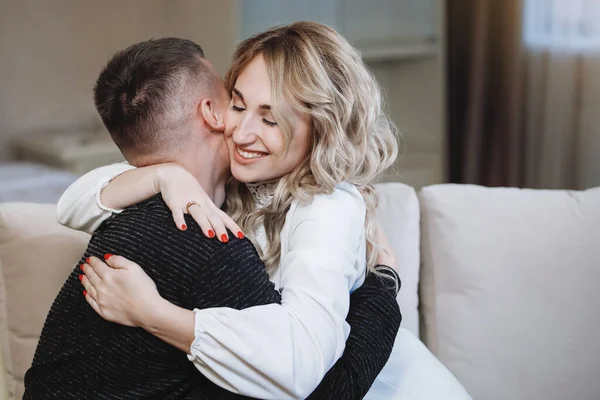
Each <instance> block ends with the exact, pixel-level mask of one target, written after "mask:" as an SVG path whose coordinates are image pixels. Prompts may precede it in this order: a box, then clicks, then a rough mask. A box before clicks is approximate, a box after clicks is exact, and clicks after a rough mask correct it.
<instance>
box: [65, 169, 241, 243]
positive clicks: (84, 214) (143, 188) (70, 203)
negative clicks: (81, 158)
mask: <svg viewBox="0 0 600 400" xmlns="http://www.w3.org/2000/svg"><path fill="white" fill-rule="evenodd" d="M157 193H162V197H163V200H164V201H165V203H166V204H167V206H168V207H169V209H170V210H171V212H172V213H173V220H174V221H175V224H176V225H177V228H178V229H181V230H185V229H186V228H187V225H186V223H185V219H184V214H185V213H187V212H188V209H187V205H188V202H189V201H191V200H193V201H195V202H196V204H199V205H201V207H194V208H193V210H194V211H193V212H194V214H193V215H192V216H193V217H194V219H195V220H196V221H197V222H198V224H199V225H200V227H201V228H202V231H203V232H204V234H205V235H206V236H208V237H214V236H215V234H216V236H217V237H218V238H219V239H220V240H222V238H223V235H225V236H227V230H226V229H230V230H231V231H232V232H234V233H235V234H236V236H238V237H243V234H242V233H241V230H240V228H239V226H238V225H237V224H236V223H235V222H233V220H232V219H231V218H230V217H229V216H228V215H227V214H225V213H224V212H223V211H221V210H220V209H219V207H218V206H217V205H215V204H214V203H213V201H212V199H211V198H210V197H209V196H208V195H207V194H206V192H205V191H204V190H203V189H202V187H201V186H200V184H199V183H198V181H197V180H196V178H195V177H194V176H193V175H192V174H191V173H189V172H188V171H187V170H186V169H185V168H183V167H181V166H179V165H177V164H174V163H164V164H157V165H151V166H148V167H142V168H135V167H132V166H131V165H128V164H112V165H107V166H104V167H100V168H97V169H95V170H93V171H91V172H89V173H87V174H86V175H84V176H82V177H81V178H79V179H77V181H75V182H74V183H73V184H72V185H71V186H69V188H67V190H66V191H65V193H63V195H62V196H61V198H60V199H59V201H58V206H57V219H58V222H60V223H61V224H63V225H65V226H67V227H69V228H72V229H76V230H80V231H84V232H88V233H90V234H91V233H93V232H94V231H95V230H96V229H98V227H99V226H100V225H101V224H102V222H104V221H105V220H106V219H107V218H109V217H110V216H111V215H112V214H115V213H120V212H121V211H122V210H123V209H124V208H127V207H129V206H132V205H134V204H137V203H140V202H142V201H144V200H146V199H149V198H150V197H152V196H154V195H155V194H157ZM190 212H192V211H190Z"/></svg>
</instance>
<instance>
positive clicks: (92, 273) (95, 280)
mask: <svg viewBox="0 0 600 400" xmlns="http://www.w3.org/2000/svg"><path fill="white" fill-rule="evenodd" d="M81 270H82V271H83V273H84V274H85V275H83V276H87V279H89V281H90V283H91V284H92V285H94V286H97V285H99V284H100V282H102V278H101V277H100V275H98V274H97V273H96V270H94V268H92V266H91V265H90V264H82V265H81Z"/></svg>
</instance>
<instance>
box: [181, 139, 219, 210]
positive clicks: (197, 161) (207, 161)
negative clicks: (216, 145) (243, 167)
mask: <svg viewBox="0 0 600 400" xmlns="http://www.w3.org/2000/svg"><path fill="white" fill-rule="evenodd" d="M218 156H219V152H215V151H211V148H210V146H207V145H206V144H202V145H199V144H190V146H188V147H187V148H186V151H185V152H184V153H182V154H181V156H180V157H179V159H178V160H175V161H174V162H176V163H177V164H179V165H181V166H182V167H184V168H185V169H186V170H188V171H189V172H190V173H191V174H192V175H193V176H194V177H195V178H196V180H197V181H198V183H199V184H200V186H202V189H204V191H205V192H206V194H207V195H208V196H209V197H210V199H211V200H212V201H213V203H215V205H216V206H217V207H221V206H222V205H223V202H224V201H225V183H226V182H227V178H228V177H229V174H228V173H227V171H224V170H223V166H222V165H221V163H222V161H221V160H219V159H218Z"/></svg>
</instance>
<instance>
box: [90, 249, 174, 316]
mask: <svg viewBox="0 0 600 400" xmlns="http://www.w3.org/2000/svg"><path fill="white" fill-rule="evenodd" d="M104 258H105V259H106V263H105V262H103V261H101V260H100V259H98V258H96V257H89V258H88V259H87V260H86V263H85V264H82V265H81V270H82V271H83V273H84V275H80V276H79V279H80V280H81V283H82V284H83V287H84V288H85V291H84V292H83V294H84V296H85V299H86V300H87V302H88V303H89V304H90V305H91V306H92V308H93V309H94V310H95V311H96V312H97V313H98V314H99V315H100V316H101V317H102V318H104V319H105V320H108V321H111V322H116V323H118V324H121V325H127V326H135V327H144V325H145V324H146V321H148V319H149V318H150V317H151V314H152V313H153V311H154V310H155V309H157V308H158V307H160V306H161V305H162V303H163V302H165V300H164V299H163V298H162V297H161V296H160V294H159V293H158V291H157V290H156V284H155V283H154V281H153V280H152V279H150V277H149V276H148V275H147V274H146V273H145V272H144V270H143V269H142V268H141V267H140V266H139V265H138V264H136V263H134V262H133V261H129V260H128V259H126V258H124V257H120V256H113V255H110V254H106V255H105V256H104Z"/></svg>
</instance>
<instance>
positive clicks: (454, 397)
mask: <svg viewBox="0 0 600 400" xmlns="http://www.w3.org/2000/svg"><path fill="white" fill-rule="evenodd" d="M364 398H365V399H366V400H471V396H469V394H468V393H467V391H466V390H465V389H464V388H463V387H462V385H461V384H460V383H459V382H458V380H457V379H456V377H455V376H454V375H452V373H451V372H450V371H449V370H448V369H447V368H446V367H445V366H444V365H443V364H442V363H441V362H440V361H439V360H438V359H437V358H436V357H435V356H434V355H433V354H432V353H431V352H430V351H429V349H428V348H427V347H425V345H424V344H423V343H422V342H421V341H420V340H419V339H418V338H417V337H416V336H415V335H413V334H412V333H411V332H410V331H408V330H406V329H404V328H400V330H399V331H398V334H397V335H396V341H395V342H394V347H393V349H392V354H391V355H390V359H389V360H388V362H387V363H386V364H385V366H384V367H383V369H382V370H381V372H380V373H379V375H378V376H377V379H375V382H373V386H371V389H370V390H369V392H368V393H367V395H366V396H365V397H364Z"/></svg>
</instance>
